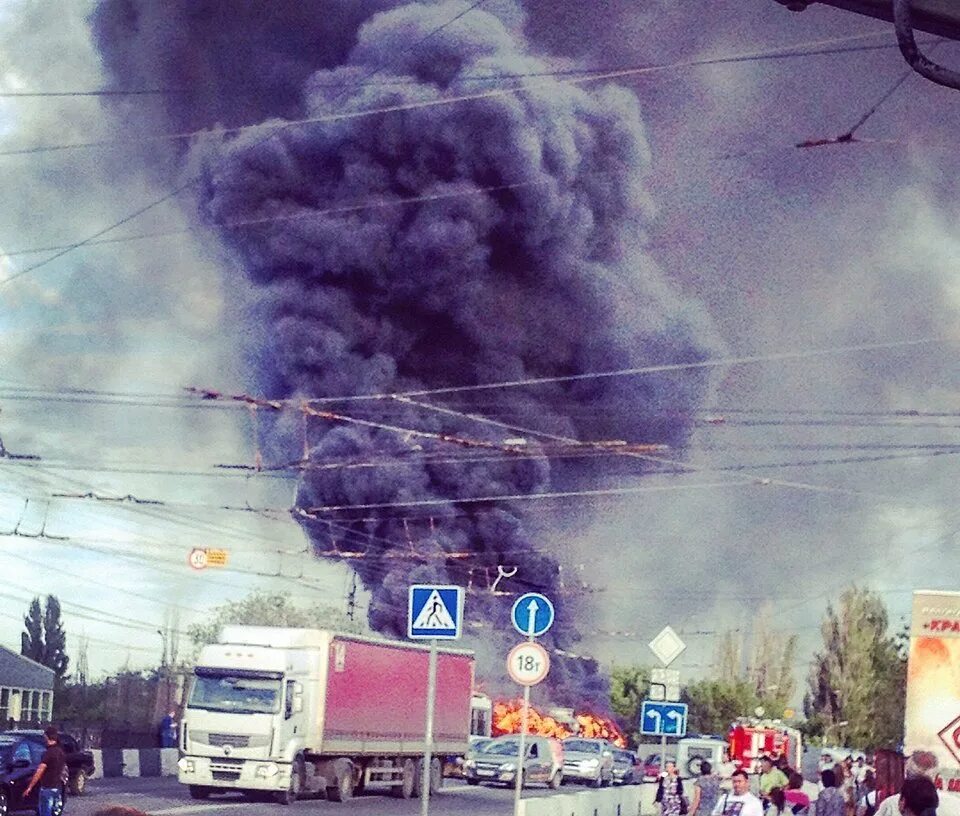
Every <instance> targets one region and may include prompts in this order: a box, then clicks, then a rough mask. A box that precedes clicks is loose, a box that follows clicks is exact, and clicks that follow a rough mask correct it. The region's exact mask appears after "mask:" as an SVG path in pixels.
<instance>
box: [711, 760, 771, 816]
mask: <svg viewBox="0 0 960 816" xmlns="http://www.w3.org/2000/svg"><path fill="white" fill-rule="evenodd" d="M731 782H732V783H733V792H732V793H723V794H721V795H720V798H719V799H717V804H716V806H715V807H714V809H713V816H763V805H762V804H761V803H760V800H759V799H758V798H757V797H756V796H754V795H753V794H752V793H750V779H749V777H748V776H747V773H746V771H743V770H738V771H734V773H733V778H732V780H731Z"/></svg>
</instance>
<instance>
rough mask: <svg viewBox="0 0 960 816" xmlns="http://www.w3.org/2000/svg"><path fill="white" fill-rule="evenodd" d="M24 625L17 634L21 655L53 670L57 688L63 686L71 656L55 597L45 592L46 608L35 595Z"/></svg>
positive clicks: (58, 603) (57, 601)
mask: <svg viewBox="0 0 960 816" xmlns="http://www.w3.org/2000/svg"><path fill="white" fill-rule="evenodd" d="M23 626H24V630H25V631H24V632H22V633H21V635H20V654H22V655H24V656H26V657H29V658H30V659H31V660H35V661H36V662H37V663H41V664H42V665H44V666H46V667H47V668H50V669H53V671H54V673H55V684H56V688H57V689H60V688H62V686H63V682H64V680H65V679H66V677H67V667H68V666H69V665H70V658H69V657H68V656H67V635H66V632H64V630H63V620H62V618H61V613H60V601H59V600H57V597H56V596H55V595H48V596H47V600H46V604H45V608H41V606H40V599H39V598H34V599H33V600H32V601H31V602H30V609H29V610H28V612H27V614H26V616H25V617H24V619H23Z"/></svg>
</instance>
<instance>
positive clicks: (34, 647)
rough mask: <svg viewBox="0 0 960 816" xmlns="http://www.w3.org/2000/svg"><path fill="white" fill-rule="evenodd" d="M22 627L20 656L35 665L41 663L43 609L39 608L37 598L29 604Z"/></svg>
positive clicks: (42, 653) (42, 650) (42, 652)
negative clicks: (33, 661)
mask: <svg viewBox="0 0 960 816" xmlns="http://www.w3.org/2000/svg"><path fill="white" fill-rule="evenodd" d="M23 626H24V629H26V631H25V632H23V633H22V634H21V635H20V654H22V655H24V657H29V658H30V659H31V660H35V661H36V662H37V663H43V655H44V648H43V609H42V608H41V607H40V599H39V598H34V599H33V600H32V601H31V602H30V610H29V611H28V612H27V614H26V617H24V619H23ZM44 665H46V664H44Z"/></svg>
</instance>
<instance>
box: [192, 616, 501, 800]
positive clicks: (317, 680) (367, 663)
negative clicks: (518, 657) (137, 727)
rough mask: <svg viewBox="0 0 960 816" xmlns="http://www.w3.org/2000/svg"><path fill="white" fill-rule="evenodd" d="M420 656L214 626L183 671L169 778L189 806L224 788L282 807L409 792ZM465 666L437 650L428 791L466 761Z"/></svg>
mask: <svg viewBox="0 0 960 816" xmlns="http://www.w3.org/2000/svg"><path fill="white" fill-rule="evenodd" d="M428 657H429V653H428V649H427V647H425V646H421V645H417V644H410V643H404V642H398V641H389V640H381V639H377V638H371V637H363V636H357V635H343V634H336V633H333V632H329V631H324V630H315V629H285V628H275V627H258V626H227V627H224V629H223V631H222V633H221V636H220V640H219V642H218V643H216V644H213V645H210V646H206V647H204V649H203V650H202V652H201V655H200V659H199V661H198V662H197V665H196V667H195V670H194V677H193V680H192V683H191V687H190V692H189V695H188V699H187V705H186V709H185V711H184V714H183V719H182V723H181V734H180V753H181V756H180V760H179V763H178V768H179V772H178V778H179V781H180V782H181V783H183V784H184V785H188V786H189V788H190V795H191V796H192V797H193V798H195V799H203V798H206V797H207V796H209V795H210V794H211V793H214V792H216V791H227V790H234V791H242V792H243V793H245V794H246V795H248V796H249V797H251V798H253V797H257V796H264V795H270V796H272V797H273V798H275V799H276V800H277V801H278V802H280V803H282V804H290V803H292V802H294V801H295V800H296V799H297V798H298V797H299V796H301V795H302V794H305V793H318V792H325V793H326V795H327V797H328V798H329V799H333V800H336V801H344V800H347V799H349V798H351V797H352V796H353V794H354V793H355V792H358V791H359V790H361V789H362V788H364V787H365V786H367V785H370V784H377V783H380V784H386V785H388V786H390V788H391V790H392V793H393V794H394V795H395V796H399V797H402V798H409V797H411V796H416V795H418V794H419V786H420V780H421V778H422V777H421V769H422V756H423V753H424V749H425V747H426V746H425V736H424V731H425V721H426V700H427V670H428V665H427V663H428ZM473 665H474V662H473V655H472V654H471V653H470V652H465V651H461V650H457V649H447V648H443V649H440V652H439V655H438V662H437V698H436V705H435V711H434V741H433V755H434V760H433V762H432V763H431V788H435V787H439V785H440V784H441V780H442V773H441V768H442V766H443V763H444V762H445V761H451V760H452V759H453V758H455V757H462V756H463V755H464V753H466V750H467V747H468V737H469V734H470V730H471V719H473V720H474V721H476V720H477V719H478V717H477V715H476V713H475V711H474V707H475V706H474V705H473V701H474V699H475V696H474V695H473V693H472V691H473V680H474V677H473ZM486 702H489V701H488V700H487V701H486ZM483 704H484V701H483V699H481V700H480V703H479V705H480V706H481V707H482V706H483ZM479 719H482V717H480V718H479Z"/></svg>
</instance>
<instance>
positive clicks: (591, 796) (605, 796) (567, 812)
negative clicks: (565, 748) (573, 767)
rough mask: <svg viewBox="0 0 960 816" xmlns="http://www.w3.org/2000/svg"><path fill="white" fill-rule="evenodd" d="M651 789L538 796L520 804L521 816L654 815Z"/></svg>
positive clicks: (607, 790)
mask: <svg viewBox="0 0 960 816" xmlns="http://www.w3.org/2000/svg"><path fill="white" fill-rule="evenodd" d="M655 793H656V789H655V786H652V785H628V786H624V787H617V788H604V789H602V790H596V791H593V790H591V791H579V792H577V793H563V794H559V795H557V796H537V797H531V798H529V799H523V800H521V802H520V816H642V814H649V813H653V797H654V795H655Z"/></svg>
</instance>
